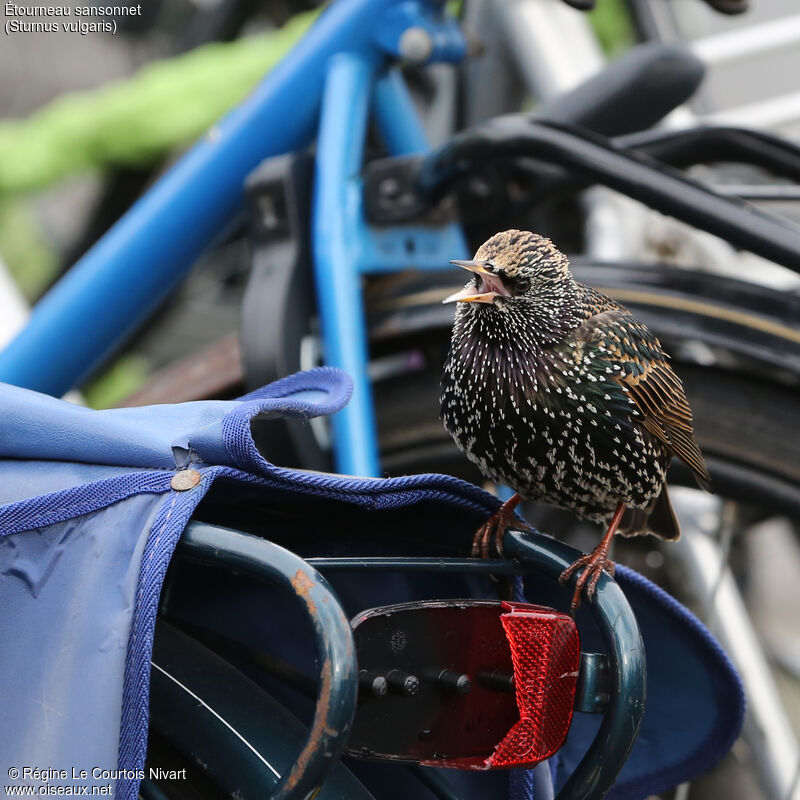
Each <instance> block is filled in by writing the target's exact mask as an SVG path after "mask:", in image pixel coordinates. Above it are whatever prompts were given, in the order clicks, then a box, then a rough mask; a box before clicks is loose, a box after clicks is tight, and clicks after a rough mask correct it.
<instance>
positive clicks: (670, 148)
mask: <svg viewBox="0 0 800 800" xmlns="http://www.w3.org/2000/svg"><path fill="white" fill-rule="evenodd" d="M613 141H614V144H615V145H616V146H617V147H624V148H633V149H635V150H638V151H639V152H640V153H644V154H646V155H648V156H650V157H651V158H656V159H658V160H659V161H663V162H664V163H666V164H670V165H671V166H673V167H690V166H693V165H695V164H714V163H719V162H721V161H731V162H735V163H737V164H751V165H753V166H756V167H762V168H763V169H766V170H769V171H770V172H772V173H773V174H774V175H776V176H778V177H782V178H789V179H790V180H792V181H794V182H795V183H800V147H798V146H797V145H795V144H793V143H791V142H787V141H784V140H783V139H781V138H779V137H778V136H774V135H772V134H770V133H762V132H761V131H753V130H747V129H745V128H731V127H703V126H701V127H697V128H687V129H685V130H679V131H663V130H648V131H641V132H638V133H631V134H627V135H625V136H618V137H616V138H615V139H614V140H613Z"/></svg>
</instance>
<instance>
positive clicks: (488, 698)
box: [348, 600, 580, 770]
mask: <svg viewBox="0 0 800 800" xmlns="http://www.w3.org/2000/svg"><path fill="white" fill-rule="evenodd" d="M353 628H354V634H355V640H356V650H357V654H358V662H359V669H360V673H361V674H360V678H361V681H360V692H359V702H358V708H357V711H356V716H355V720H354V724H353V730H352V731H351V734H350V737H349V742H348V752H349V753H350V754H352V755H356V756H359V757H362V758H370V759H379V760H384V759H389V760H394V761H409V762H413V763H421V764H427V765H431V766H440V767H441V766H448V767H456V768H460V769H479V770H484V769H497V768H504V767H515V766H525V765H531V764H535V763H537V762H538V761H541V760H542V759H545V758H548V757H549V756H551V755H552V754H553V753H554V752H555V751H556V750H558V748H559V747H560V746H561V745H562V744H563V742H564V739H565V738H566V735H567V731H568V730H569V726H570V722H571V721H572V708H573V703H574V695H575V687H576V683H577V677H578V665H579V660H580V645H579V641H578V631H577V628H576V627H575V623H574V621H573V619H572V618H571V617H569V616H567V615H566V614H562V613H560V612H558V611H554V610H553V609H550V608H544V607H541V606H533V605H528V604H525V603H502V604H501V603H499V602H497V601H494V602H491V601H485V600H483V601H481V600H478V601H476V600H449V601H448V600H446V601H441V600H439V601H430V600H428V601H422V602H418V603H404V604H401V605H396V606H384V607H382V608H376V609H370V610H369V611H365V612H363V613H362V614H360V615H359V616H358V618H356V619H355V620H354V621H353Z"/></svg>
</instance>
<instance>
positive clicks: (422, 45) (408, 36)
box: [399, 25, 433, 64]
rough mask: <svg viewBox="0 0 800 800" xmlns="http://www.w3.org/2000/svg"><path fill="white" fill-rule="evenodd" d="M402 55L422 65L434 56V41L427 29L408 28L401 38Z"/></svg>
mask: <svg viewBox="0 0 800 800" xmlns="http://www.w3.org/2000/svg"><path fill="white" fill-rule="evenodd" d="M399 45H400V55H401V56H402V57H403V58H405V59H407V60H408V61H413V62H414V63H415V64H422V63H423V62H425V61H427V60H428V59H429V58H430V57H431V55H432V54H433V39H432V38H431V35H430V34H429V33H428V31H426V30H425V28H420V27H418V26H416V25H415V26H414V27H412V28H406V29H405V30H404V31H403V34H402V35H401V36H400V43H399Z"/></svg>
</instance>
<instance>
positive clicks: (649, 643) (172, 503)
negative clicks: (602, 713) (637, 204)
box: [0, 368, 743, 800]
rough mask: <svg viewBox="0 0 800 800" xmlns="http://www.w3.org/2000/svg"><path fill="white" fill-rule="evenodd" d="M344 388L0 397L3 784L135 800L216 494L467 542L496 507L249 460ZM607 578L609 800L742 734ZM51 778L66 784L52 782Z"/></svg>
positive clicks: (663, 632) (716, 659)
mask: <svg viewBox="0 0 800 800" xmlns="http://www.w3.org/2000/svg"><path fill="white" fill-rule="evenodd" d="M350 390H351V383H350V381H349V378H347V376H346V375H344V373H342V372H340V371H338V370H334V369H330V368H321V369H317V370H311V371H309V372H305V373H299V374H297V375H292V376H290V377H288V378H285V379H283V380H281V381H277V382H276V383H273V384H271V385H269V386H267V387H265V388H264V389H262V390H260V391H258V392H255V393H253V394H251V395H248V396H246V397H244V398H240V399H239V400H237V401H230V402H222V401H209V402H196V403H185V404H181V405H177V406H152V407H147V408H136V409H120V410H109V411H90V410H87V409H84V408H80V407H77V406H73V405H70V404H68V403H64V402H62V401H59V400H55V399H53V398H51V397H47V396H44V395H40V394H37V393H34V392H30V391H27V390H23V389H19V388H16V387H12V386H7V385H3V384H0V687H2V688H1V689H0V692H1V694H0V698H1V699H2V709H3V713H2V714H0V774H3V775H5V774H7V772H8V769H9V768H11V767H15V766H16V767H22V766H23V765H25V766H31V767H39V768H42V769H66V770H69V771H71V770H72V769H73V768H77V769H87V770H89V771H90V770H91V769H92V768H99V769H101V770H107V771H109V772H108V776H103V775H101V777H99V778H97V777H95V778H94V779H93V778H92V776H91V775H90V776H89V778H88V779H87V782H88V783H90V784H99V785H102V784H107V783H115V784H116V795H117V796H118V797H120V798H125V800H132V799H133V798H135V797H136V795H137V792H138V783H139V780H138V777H137V773H136V771H137V770H140V769H141V768H142V765H143V763H144V756H145V752H146V741H147V739H146V737H147V703H148V686H149V661H150V655H151V649H152V640H153V628H154V623H155V615H156V610H157V606H158V600H159V594H160V591H161V586H162V583H163V579H164V575H165V572H166V569H167V566H168V564H169V560H170V558H171V555H172V552H173V550H174V548H175V545H176V543H177V541H178V539H179V537H180V535H181V533H182V531H183V529H184V528H185V526H186V524H187V522H188V520H189V518H190V517H191V515H192V513H193V511H194V509H195V508H196V506H197V504H198V503H199V502H200V500H201V499H202V498H203V496H204V495H205V494H206V492H207V490H208V489H209V487H210V486H211V484H212V482H213V481H214V480H216V479H218V478H225V479H226V481H228V482H235V483H237V484H239V485H240V486H249V487H251V488H252V489H253V490H255V491H258V492H260V493H262V494H263V496H264V497H265V498H270V499H271V498H277V497H280V498H284V499H286V498H290V499H294V500H297V501H301V502H309V501H310V500H312V499H314V501H315V502H317V503H323V504H324V503H329V504H331V503H334V504H346V506H347V507H350V508H352V509H353V514H354V519H355V518H356V516H355V515H356V514H357V512H358V513H361V516H360V517H358V518H359V519H362V518H363V513H362V512H368V513H369V514H370V515H372V514H378V515H380V514H383V515H386V516H385V518H386V519H388V517H389V515H391V514H397V513H401V512H402V511H403V510H407V509H409V508H411V509H414V508H426V509H430V508H436V509H438V511H439V513H440V514H441V517H440V518H439V519H440V520H441V522H442V526H443V530H444V528H445V527H446V524H447V521H448V520H449V521H450V525H451V527H452V528H453V531H451V532H454V533H456V534H459V535H461V536H462V537H465V536H466V537H467V538H468V537H469V532H470V531H471V530H472V529H473V526H474V525H475V524H477V523H478V522H479V521H480V520H481V519H483V518H485V516H486V515H487V513H489V512H490V511H492V510H494V509H495V508H497V505H498V501H497V499H496V498H494V497H493V496H491V495H489V494H487V493H486V492H483V491H482V490H480V489H478V488H476V487H474V486H472V485H469V484H466V483H464V482H463V481H459V480H457V479H455V478H451V477H447V476H441V475H418V476H411V477H403V478H393V479H367V478H350V477H343V476H335V475H327V474H322V473H314V472H306V471H300V470H289V469H284V468H281V467H277V466H275V465H273V464H270V463H269V462H267V461H266V460H265V459H264V458H263V457H262V456H261V454H260V453H259V452H258V450H257V448H256V446H255V444H254V442H253V439H252V436H251V432H250V421H251V419H253V417H255V416H257V415H287V416H292V417H296V418H299V419H309V418H311V417H314V416H319V415H321V414H330V413H334V412H335V411H337V410H338V409H339V408H341V407H342V406H343V405H344V404H345V403H346V402H347V399H348V398H349V394H350ZM187 467H192V468H194V469H197V470H198V471H199V472H200V473H201V474H202V480H201V481H200V483H199V484H198V485H197V486H196V487H195V488H194V489H191V490H189V491H185V492H176V491H173V490H172V489H171V487H170V479H171V477H172V475H173V474H174V473H175V471H176V470H179V469H184V468H187ZM465 526H468V527H465ZM370 529H378V526H375V525H374V522H373V523H371V525H370ZM465 531H466V533H465ZM617 574H618V579H619V582H620V583H621V584H622V585H623V587H624V588H625V591H626V593H627V594H628V597H629V599H630V601H631V604H632V605H633V606H634V609H635V610H636V613H637V616H638V618H639V621H640V625H641V627H642V630H643V635H644V639H645V645H646V648H647V653H648V670H649V683H648V708H647V712H646V715H645V722H644V725H643V730H642V734H641V735H640V738H639V741H638V742H637V745H636V746H635V748H634V751H633V753H632V756H631V758H630V760H629V762H628V764H627V765H626V767H625V769H624V771H623V773H622V776H621V778H620V781H619V782H618V783H617V786H616V787H615V789H614V791H613V793H612V795H611V796H612V797H615V798H626V799H630V800H633V798H643V797H645V796H647V795H649V794H653V793H655V792H658V791H661V790H662V789H664V788H667V787H669V786H674V785H675V784H677V783H679V782H681V781H684V780H686V779H688V778H691V777H693V776H695V775H697V774H700V773H702V772H704V771H706V770H707V769H708V768H709V767H710V766H711V765H712V764H713V763H715V762H716V761H717V760H718V759H719V758H720V757H721V756H722V755H724V753H726V752H727V751H728V749H729V748H730V746H731V745H732V743H733V741H734V739H735V737H736V736H737V735H738V732H739V729H740V727H741V721H742V713H743V695H742V690H741V685H740V683H739V680H738V678H737V676H736V673H735V671H734V670H733V667H732V666H731V664H730V662H729V661H728V659H727V658H726V656H725V655H724V653H723V652H722V651H721V649H720V648H719V646H718V645H717V644H716V642H715V641H714V640H713V639H712V637H711V636H710V634H709V633H708V632H707V631H706V630H705V629H704V628H703V627H702V625H700V623H699V622H697V620H695V618H694V617H692V616H691V614H689V612H688V611H686V609H684V608H683V607H682V606H680V605H679V604H678V603H677V602H676V601H675V600H673V599H672V598H670V597H669V596H667V595H666V594H665V593H664V592H662V591H661V590H660V589H658V588H657V587H655V586H654V585H653V584H651V583H649V582H648V581H646V580H645V579H644V578H642V577H641V576H639V575H637V574H636V573H634V572H632V571H631V570H627V569H625V568H624V567H620V568H618V573H617ZM526 583H527V584H529V585H526V593H527V596H528V599H529V600H530V601H532V602H547V600H548V597H547V590H546V589H545V588H544V587H540V586H539V585H538V584H537V583H535V582H531V581H528V582H526ZM402 599H404V598H402V597H398V598H394V601H395V602H397V601H400V600H402ZM561 600H563V598H560V599H559V602H561ZM373 604H374V603H373ZM362 607H363V606H362ZM579 622H580V624H581V637H582V644H583V647H584V649H592V637H593V636H594V635H595V633H594V632H593V631H592V629H591V624H590V623H588V622H586V621H580V620H579ZM596 724H597V718H596V717H589V716H588V715H587V716H586V717H585V718H584V716H583V715H576V720H575V722H574V724H573V728H572V730H571V733H570V737H569V740H568V742H567V745H566V746H565V748H564V749H563V750H562V752H561V753H560V754H559V759H558V764H557V765H555V764H554V765H553V771H554V772H555V773H556V775H557V782H558V783H560V782H561V781H563V779H564V776H565V775H567V774H568V773H569V771H570V769H571V768H572V767H574V765H575V764H576V763H577V760H578V759H579V758H580V755H581V754H582V752H583V750H584V749H585V747H586V746H587V744H588V742H589V741H590V738H591V736H592V735H593V732H594V728H595V727H596ZM114 770H119V771H121V772H120V773H114V772H113V771H114ZM486 777H488V776H486ZM540 777H541V776H540ZM475 779H476V780H480V776H475ZM28 782H30V783H33V784H37V785H38V783H39V782H38V781H37V780H31V781H28ZM60 782H61V783H64V784H65V785H75V781H73V780H71V779H70V780H66V781H59V780H50V784H51V785H57V784H59V783H60ZM526 792H527V790H526ZM540 794H541V792H540Z"/></svg>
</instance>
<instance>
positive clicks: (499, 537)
mask: <svg viewBox="0 0 800 800" xmlns="http://www.w3.org/2000/svg"><path fill="white" fill-rule="evenodd" d="M514 506H516V503H514V504H513V505H512V506H510V507H507V506H506V505H505V504H504V505H502V506H501V507H500V508H499V509H498V510H497V511H496V512H495V513H494V514H492V516H491V517H489V519H488V520H486V522H485V523H484V524H483V525H481V527H480V528H478V530H477V531H476V532H475V536H474V537H473V538H472V551H471V555H472V557H473V558H477V557H478V556H480V557H481V558H489V554H490V549H491V542H492V540H494V549H495V552H496V553H497V555H498V557H499V558H502V557H503V536H505V533H506V531H507V530H508V529H509V528H510V527H511V524H512V522H513V523H514V527H515V528H521V529H522V530H527V531H533V530H534V529H533V528H532V527H531V526H530V525H528V523H527V522H523V521H522V520H517V519H515V518H514Z"/></svg>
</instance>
